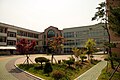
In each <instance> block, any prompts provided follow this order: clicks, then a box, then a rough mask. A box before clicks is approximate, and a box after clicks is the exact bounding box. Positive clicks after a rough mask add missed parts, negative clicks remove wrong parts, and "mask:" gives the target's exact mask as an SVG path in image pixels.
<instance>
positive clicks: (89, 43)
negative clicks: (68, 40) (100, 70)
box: [85, 39, 96, 59]
mask: <svg viewBox="0 0 120 80" xmlns="http://www.w3.org/2000/svg"><path fill="white" fill-rule="evenodd" d="M95 45H96V43H95V41H94V39H88V41H87V42H86V43H85V47H86V48H87V52H86V53H87V54H88V59H89V55H90V54H92V53H93V52H94V49H95Z"/></svg>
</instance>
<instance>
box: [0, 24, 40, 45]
mask: <svg viewBox="0 0 120 80" xmlns="http://www.w3.org/2000/svg"><path fill="white" fill-rule="evenodd" d="M0 27H2V28H5V29H6V31H5V32H0V37H6V41H5V42H0V46H15V45H16V42H17V41H18V40H20V39H22V38H25V39H28V40H35V41H37V43H38V45H39V39H38V37H37V36H38V35H39V34H40V32H36V31H32V30H28V29H24V28H20V27H16V26H13V25H8V24H5V23H0ZM19 31H21V34H22V33H24V32H26V33H27V35H19ZM28 34H32V35H33V36H28ZM12 43H13V44H12Z"/></svg>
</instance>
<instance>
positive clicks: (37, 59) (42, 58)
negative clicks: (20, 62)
mask: <svg viewBox="0 0 120 80" xmlns="http://www.w3.org/2000/svg"><path fill="white" fill-rule="evenodd" d="M35 62H36V63H41V69H43V65H42V63H43V62H49V59H47V58H45V57H37V58H35Z"/></svg>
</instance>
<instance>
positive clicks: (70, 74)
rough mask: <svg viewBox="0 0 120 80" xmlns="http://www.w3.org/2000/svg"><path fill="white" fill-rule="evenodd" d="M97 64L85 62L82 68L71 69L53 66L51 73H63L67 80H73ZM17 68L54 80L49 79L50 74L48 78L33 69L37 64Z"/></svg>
mask: <svg viewBox="0 0 120 80" xmlns="http://www.w3.org/2000/svg"><path fill="white" fill-rule="evenodd" d="M97 62H98V61H97ZM97 62H94V64H90V63H88V62H85V63H84V64H82V67H75V66H74V65H73V67H71V68H68V66H67V65H66V64H53V65H52V68H53V71H54V70H60V71H63V72H64V73H65V75H66V76H67V79H68V80H74V79H75V78H77V77H78V76H80V75H81V74H82V73H84V72H85V71H87V70H88V69H90V68H91V67H93V66H94V65H95V64H97ZM18 66H19V68H21V69H23V70H25V71H28V72H30V73H32V74H34V75H36V76H38V77H41V78H43V79H45V80H54V79H53V78H52V77H51V74H50V76H48V75H47V74H44V72H43V70H41V69H36V68H35V67H36V66H39V65H38V64H30V65H29V66H28V65H25V64H20V65H18ZM63 80H66V79H63Z"/></svg>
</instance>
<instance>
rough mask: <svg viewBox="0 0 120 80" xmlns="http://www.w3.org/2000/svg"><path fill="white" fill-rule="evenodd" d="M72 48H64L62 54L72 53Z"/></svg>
mask: <svg viewBox="0 0 120 80" xmlns="http://www.w3.org/2000/svg"><path fill="white" fill-rule="evenodd" d="M72 52H73V51H72V48H64V53H72Z"/></svg>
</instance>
